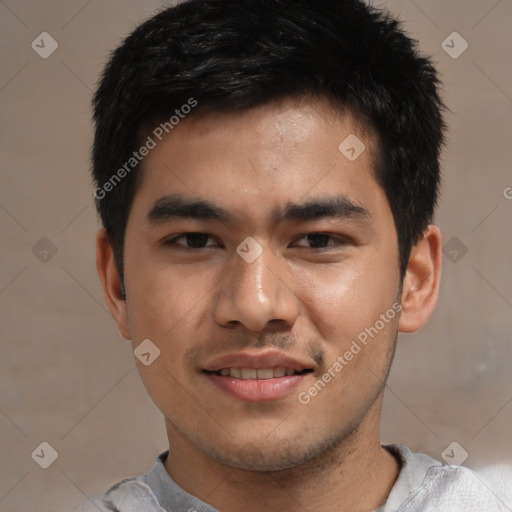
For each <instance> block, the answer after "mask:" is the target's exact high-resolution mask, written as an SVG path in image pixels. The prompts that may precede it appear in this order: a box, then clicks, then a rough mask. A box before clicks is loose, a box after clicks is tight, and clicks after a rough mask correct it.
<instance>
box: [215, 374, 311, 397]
mask: <svg viewBox="0 0 512 512" xmlns="http://www.w3.org/2000/svg"><path fill="white" fill-rule="evenodd" d="M206 375H207V377H208V378H209V379H210V381H211V382H213V383H214V384H215V385H216V386H218V387H219V388H220V389H222V390H223V391H226V392H227V393H229V394H230V395H232V396H234V397H236V398H239V399H241V400H245V401H247V402H268V401H270V400H277V399H278V398H282V397H284V396H286V395H287V394H288V393H289V392H290V391H291V390H292V389H294V388H296V387H297V386H298V385H299V384H300V383H301V382H302V380H303V379H304V377H305V376H306V375H287V376H285V377H276V378H273V379H259V380H257V379H247V380H246V379H234V378H233V377H229V376H227V377H225V376H223V375H217V374H215V373H207V374H206Z"/></svg>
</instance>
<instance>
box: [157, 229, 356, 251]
mask: <svg viewBox="0 0 512 512" xmlns="http://www.w3.org/2000/svg"><path fill="white" fill-rule="evenodd" d="M189 235H199V236H207V237H209V238H213V236H212V235H209V234H208V233H200V232H195V231H194V232H189V233H182V234H181V235H178V236H175V237H173V238H171V239H169V240H167V241H165V242H164V245H166V246H179V247H181V248H183V249H185V250H190V251H197V250H201V249H207V248H208V247H214V246H205V247H187V246H186V245H183V244H179V243H177V242H176V240H179V239H180V238H186V237H187V236H189ZM312 235H321V236H325V237H328V238H329V239H330V240H334V241H335V242H336V243H335V244H334V245H328V246H327V247H319V248H314V247H309V249H310V250H313V251H319V252H320V251H329V250H332V249H333V248H335V247H336V246H345V245H348V244H349V242H348V241H347V240H345V239H343V238H340V237H337V236H334V235H331V234H329V233H322V232H312V233H306V234H304V235H301V236H300V237H299V238H298V239H297V240H301V239H302V238H305V237H308V236H312ZM301 247H302V246H301ZM302 248H304V249H308V247H302Z"/></svg>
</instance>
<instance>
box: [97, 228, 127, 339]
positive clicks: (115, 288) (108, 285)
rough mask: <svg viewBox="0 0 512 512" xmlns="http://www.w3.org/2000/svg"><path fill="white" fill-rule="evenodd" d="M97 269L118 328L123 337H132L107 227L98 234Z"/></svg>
mask: <svg viewBox="0 0 512 512" xmlns="http://www.w3.org/2000/svg"><path fill="white" fill-rule="evenodd" d="M96 270H97V271H98V275H99V276H100V280H101V286H102V287H103V293H104V294H105V300H106V302H107V306H108V309H109V311H110V314H111V315H112V316H113V317H114V320H115V321H116V322H117V328H118V329H119V332H120V333H121V336H122V337H123V338H126V339H127V340H129V339H131V337H130V328H129V324H128V313H127V309H126V299H125V298H124V297H123V291H122V285H121V277H120V276H119V271H118V270H117V266H116V263H115V261H114V253H113V252H112V246H111V245H110V241H109V239H108V236H107V232H106V230H105V228H102V229H100V230H99V231H98V233H97V235H96Z"/></svg>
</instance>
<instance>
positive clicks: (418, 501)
mask: <svg viewBox="0 0 512 512" xmlns="http://www.w3.org/2000/svg"><path fill="white" fill-rule="evenodd" d="M394 448H395V450H397V451H399V452H400V455H401V457H402V461H403V462H405V463H406V465H407V467H408V471H409V473H410V474H411V475H413V474H414V478H411V477H410V478H409V481H410V483H413V481H414V485H412V486H411V487H410V488H409V496H408V497H407V498H406V499H405V500H404V501H403V502H402V503H401V505H400V506H399V507H397V508H396V510H397V511H398V512H417V511H421V512H430V511H432V512H434V511H436V512H441V511H446V512H452V511H461V510H464V512H481V511H483V510H485V511H486V512H510V510H511V508H510V507H511V505H512V503H511V501H510V500H511V499H512V470H510V472H509V471H508V470H507V468H501V469H500V470H499V471H497V472H494V474H493V475H492V478H489V476H490V474H489V473H487V475H484V474H482V473H477V472H475V471H472V470H471V469H468V468H466V467H463V466H450V465H444V464H442V463H441V462H439V461H437V460H435V459H432V458H431V457H429V456H427V455H424V454H421V453H413V452H411V451H410V450H409V449H408V448H407V447H405V446H402V445H399V446H396V445H395V446H394Z"/></svg>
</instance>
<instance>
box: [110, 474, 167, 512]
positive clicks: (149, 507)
mask: <svg viewBox="0 0 512 512" xmlns="http://www.w3.org/2000/svg"><path fill="white" fill-rule="evenodd" d="M103 504H104V506H105V507H106V509H107V510H111V511H113V512H165V510H164V509H163V508H162V507H161V506H160V505H159V504H158V501H157V499H156V496H155V495H154V494H153V491H152V490H151V488H150V487H149V486H148V485H147V484H146V483H144V482H143V481H142V479H141V478H140V477H137V478H125V479H124V480H121V481H120V482H118V483H117V484H115V485H113V486H112V487H110V488H109V489H108V490H107V492H106V493H105V495H104V496H103Z"/></svg>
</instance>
